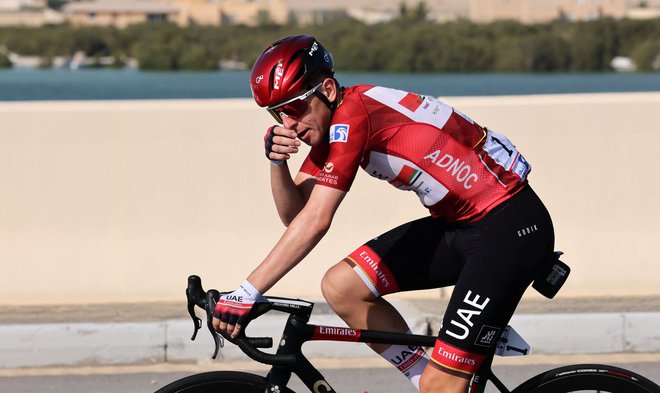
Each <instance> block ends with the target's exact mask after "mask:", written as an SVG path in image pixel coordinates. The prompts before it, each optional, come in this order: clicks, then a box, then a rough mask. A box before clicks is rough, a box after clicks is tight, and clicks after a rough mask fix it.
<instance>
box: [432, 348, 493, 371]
mask: <svg viewBox="0 0 660 393" xmlns="http://www.w3.org/2000/svg"><path fill="white" fill-rule="evenodd" d="M485 357H486V355H479V354H476V353H470V352H467V351H464V350H462V349H459V348H456V347H454V346H451V345H449V344H447V343H445V342H443V341H441V340H436V342H435V347H434V348H433V354H432V355H431V360H432V361H433V362H434V363H436V364H439V365H440V366H442V367H445V368H448V369H450V370H453V371H458V372H459V373H462V374H468V375H470V374H474V373H475V372H476V371H477V369H478V368H479V366H480V365H481V363H482V362H483V361H484V359H485Z"/></svg>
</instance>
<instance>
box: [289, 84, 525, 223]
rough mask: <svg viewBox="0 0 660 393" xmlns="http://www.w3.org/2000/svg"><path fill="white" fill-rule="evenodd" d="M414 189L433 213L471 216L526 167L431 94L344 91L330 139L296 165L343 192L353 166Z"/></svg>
mask: <svg viewBox="0 0 660 393" xmlns="http://www.w3.org/2000/svg"><path fill="white" fill-rule="evenodd" d="M360 166H361V167H362V168H363V169H364V170H365V171H367V173H369V174H370V175H371V176H374V177H376V178H379V179H381V180H385V181H387V182H389V183H390V184H392V185H393V186H394V187H396V188H398V189H401V190H410V191H413V192H415V193H416V194H417V196H418V197H419V199H420V201H421V202H422V204H424V206H426V207H427V208H428V209H429V211H430V212H431V214H432V215H433V216H434V217H439V218H442V219H444V220H446V221H449V222H459V221H462V222H470V221H475V220H478V219H479V218H481V217H483V216H484V215H485V214H486V213H487V212H488V211H490V210H491V209H492V208H493V207H495V206H497V205H498V204H500V203H501V202H503V201H505V200H506V199H508V198H510V197H511V196H513V195H514V194H515V193H516V192H518V191H519V190H520V189H522V187H523V185H524V184H525V183H526V181H527V174H528V173H529V172H530V170H531V166H530V165H529V164H528V163H527V161H525V159H524V158H523V156H522V155H521V154H520V153H519V152H518V150H517V149H516V147H515V146H514V145H513V144H512V143H511V142H510V141H509V140H508V139H507V138H506V137H504V136H502V135H499V134H497V133H495V132H493V131H492V130H489V129H487V128H484V127H481V126H480V125H479V124H477V123H475V122H474V121H473V120H472V119H470V118H469V117H467V116H466V115H464V114H462V113H461V112H459V111H458V110H456V109H454V108H452V107H450V106H449V105H447V104H445V103H443V102H441V101H439V100H437V99H435V98H433V97H426V96H422V95H418V94H414V93H409V92H405V91H401V90H394V89H389V88H385V87H379V86H369V85H358V86H354V87H350V88H346V89H345V90H344V95H343V101H342V102H341V104H340V105H339V106H338V107H337V110H336V111H335V114H334V116H333V118H332V125H331V126H330V132H329V143H327V144H322V145H319V146H315V147H313V148H312V150H311V151H310V153H309V155H308V156H307V159H306V160H305V162H304V163H303V165H302V167H301V169H300V170H301V171H302V172H304V173H309V174H311V175H313V176H315V177H316V178H317V179H318V180H317V184H318V185H323V186H327V187H333V188H337V189H340V190H343V191H348V190H349V189H350V187H351V184H352V183H353V180H354V179H355V176H356V173H357V169H358V167H360Z"/></svg>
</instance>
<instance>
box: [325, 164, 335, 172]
mask: <svg viewBox="0 0 660 393" xmlns="http://www.w3.org/2000/svg"><path fill="white" fill-rule="evenodd" d="M334 169H335V164H333V163H331V162H326V163H325V165H323V172H325V173H332V171H333V170H334Z"/></svg>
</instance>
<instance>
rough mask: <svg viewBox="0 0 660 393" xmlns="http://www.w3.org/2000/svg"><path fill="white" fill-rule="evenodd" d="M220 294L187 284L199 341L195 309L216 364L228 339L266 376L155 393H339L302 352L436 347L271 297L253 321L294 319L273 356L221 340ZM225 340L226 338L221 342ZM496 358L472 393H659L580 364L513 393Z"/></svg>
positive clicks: (208, 379) (514, 340)
mask: <svg viewBox="0 0 660 393" xmlns="http://www.w3.org/2000/svg"><path fill="white" fill-rule="evenodd" d="M220 295H221V293H220V292H218V291H217V290H214V289H211V290H209V291H208V292H207V291H204V289H203V288H202V282H201V279H200V278H199V277H198V276H190V277H189V278H188V288H187V289H186V296H187V298H188V312H189V313H190V316H191V318H192V319H193V323H194V324H195V329H194V332H193V335H192V339H193V340H194V339H195V338H196V336H197V332H198V331H199V330H200V329H201V327H202V320H201V319H200V318H198V317H197V316H196V314H195V306H197V307H200V308H201V309H203V310H204V311H205V312H206V325H207V327H208V329H209V331H210V332H211V334H212V336H213V338H214V340H215V351H214V353H213V358H214V359H215V357H216V356H217V354H218V350H219V348H220V347H221V346H222V345H223V344H224V340H227V341H230V342H232V343H234V344H236V345H238V347H239V348H240V349H241V350H242V351H243V352H244V353H245V354H246V355H247V356H249V357H250V358H252V359H253V360H255V361H257V362H261V363H264V364H268V365H270V366H272V368H271V369H270V371H269V372H268V374H267V375H266V376H265V377H263V376H261V375H256V374H250V373H245V372H237V371H211V372H206V373H200V374H194V375H191V376H188V377H185V378H182V379H179V380H177V381H174V382H172V383H170V384H169V385H167V386H164V387H163V388H161V389H159V390H158V391H157V392H156V393H264V392H267V393H293V390H291V389H290V388H288V387H287V383H288V382H289V379H290V377H291V375H292V374H295V375H297V376H298V378H300V380H301V381H302V382H303V383H304V384H305V386H306V387H307V388H308V389H309V391H311V392H314V393H331V392H336V391H335V390H334V389H333V388H332V387H331V386H330V384H329V383H328V381H327V380H326V379H325V378H324V377H323V375H321V373H320V372H319V371H318V370H317V369H316V368H315V367H314V366H313V365H312V363H310V361H309V360H308V359H307V358H306V357H305V356H304V355H303V353H302V351H301V347H302V345H303V344H304V343H305V342H307V341H315V340H327V341H341V342H356V343H357V342H360V343H381V344H382V343H385V344H402V345H415V346H423V347H427V348H428V347H433V346H434V345H435V340H436V337H435V336H427V335H416V334H400V333H391V332H383V331H375V330H361V329H351V328H347V327H338V326H325V325H313V324H310V323H309V319H310V317H311V314H312V309H313V307H314V303H311V302H308V301H305V300H300V299H290V298H283V297H267V299H268V302H262V303H257V304H255V305H254V307H253V308H252V310H251V312H250V314H249V317H248V318H249V320H254V319H255V318H258V317H259V316H261V315H263V314H265V313H267V312H269V311H271V310H274V311H280V312H284V313H286V314H289V316H288V318H287V321H286V323H285V326H284V330H283V333H282V337H281V339H280V341H279V343H278V347H277V351H276V353H274V354H273V353H268V352H264V351H262V350H260V349H259V348H271V347H272V346H273V338H272V337H248V336H246V335H245V329H243V330H242V331H241V334H240V335H239V337H238V338H236V339H232V338H231V337H230V336H229V335H228V334H226V333H222V335H220V334H218V333H216V332H215V331H214V329H213V326H212V324H211V321H212V319H213V316H212V311H213V307H214V306H215V303H216V302H217V300H218V299H219V297H220ZM223 337H224V339H223ZM529 351H530V347H529V345H528V344H527V343H526V342H525V341H524V340H523V339H522V338H521V337H520V336H519V335H518V334H517V333H516V332H515V330H513V329H512V328H511V327H510V326H508V327H507V328H506V329H504V333H503V334H502V335H501V336H500V338H499V341H498V343H497V351H496V354H497V355H501V356H511V355H526V354H528V353H529ZM494 356H495V355H491V356H490V357H488V358H487V359H486V360H485V361H484V363H483V364H482V365H481V367H480V368H479V370H478V371H477V373H476V374H475V375H474V377H473V378H472V381H471V384H470V388H469V392H470V393H483V392H484V391H485V389H486V385H487V383H488V382H491V383H492V384H493V385H494V386H495V387H496V388H497V389H498V390H499V391H500V392H502V393H568V392H610V393H660V387H659V386H658V385H656V384H655V383H653V382H652V381H650V380H649V379H647V378H645V377H643V376H641V375H638V374H636V373H634V372H631V371H628V370H624V369H622V368H619V367H614V366H608V365H602V364H576V365H570V366H565V367H559V368H556V369H553V370H550V371H546V372H543V373H541V374H539V375H537V376H535V377H533V378H531V379H529V380H528V381H526V382H524V383H522V384H521V385H520V386H518V387H516V388H515V389H513V390H509V389H508V388H507V387H506V386H505V385H504V383H502V381H500V380H499V379H498V378H497V376H495V374H494V373H493V371H492V370H491V365H492V362H493V358H494Z"/></svg>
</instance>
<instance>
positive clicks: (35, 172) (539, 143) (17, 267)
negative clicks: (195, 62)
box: [0, 93, 660, 304]
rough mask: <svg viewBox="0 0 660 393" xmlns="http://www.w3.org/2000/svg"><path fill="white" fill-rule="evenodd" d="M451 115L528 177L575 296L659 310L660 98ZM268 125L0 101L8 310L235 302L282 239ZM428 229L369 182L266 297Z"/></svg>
mask: <svg viewBox="0 0 660 393" xmlns="http://www.w3.org/2000/svg"><path fill="white" fill-rule="evenodd" d="M446 101H447V102H448V103H450V104H452V105H455V106H456V107H457V108H459V109H461V110H462V111H463V112H465V113H466V114H468V115H470V116H471V117H473V118H474V119H475V120H476V121H478V122H479V123H480V124H482V125H484V126H487V127H490V128H492V129H494V130H496V131H498V132H500V133H502V134H505V135H507V136H508V137H509V138H510V139H511V140H512V141H513V142H514V143H515V144H516V145H517V146H518V147H519V149H520V150H521V151H522V152H523V154H524V155H525V157H526V158H527V159H528V160H529V161H530V162H531V163H532V165H533V171H532V173H531V175H530V182H531V184H532V185H533V187H534V188H535V189H536V191H537V193H538V194H539V195H540V196H541V197H542V198H543V199H544V201H545V202H546V205H547V206H548V208H549V210H550V212H551V214H552V215H553V218H554V220H555V228H556V232H557V247H558V248H559V249H561V250H563V251H565V252H566V256H565V258H564V259H565V260H566V261H567V262H568V263H569V264H571V266H572V267H573V273H572V276H571V279H570V280H569V282H568V283H567V286H566V288H565V289H564V290H563V292H562V295H563V296H582V295H645V294H646V295H648V294H654V295H659V294H660V285H659V284H660V278H659V277H660V276H659V275H658V273H657V269H656V265H657V263H658V261H659V260H660V204H658V202H657V200H658V197H659V196H660V186H659V185H658V181H657V180H658V175H657V173H656V169H655V168H656V164H655V156H654V152H655V150H656V148H657V146H659V145H660V132H659V131H660V126H659V125H660V110H659V108H660V93H643V94H631V93H626V94H599V95H553V96H520V97H461V98H459V97H450V98H447V99H446ZM270 122H271V119H270V116H269V115H268V114H267V113H265V111H263V110H260V109H259V108H258V107H256V105H255V104H253V103H252V102H251V100H203V101H107V102H101V101H98V102H24V103H0V187H1V188H0V263H2V267H3V268H2V274H1V275H0V304H42V303H100V302H131V301H141V300H182V299H183V289H184V288H185V284H186V277H187V275H188V274H191V273H195V274H200V275H201V276H202V277H203V279H204V283H205V284H206V286H207V287H209V286H213V287H217V288H219V289H221V290H231V289H233V288H234V287H235V286H236V285H237V284H239V283H240V282H241V281H242V279H243V278H244V277H245V276H246V275H247V274H248V273H249V272H250V270H251V269H252V267H254V266H255V265H256V264H257V263H258V262H260V261H261V259H262V258H263V256H264V255H265V254H266V253H267V252H268V251H269V250H270V247H271V246H272V245H273V244H274V242H275V241H276V240H277V239H278V237H279V235H280V234H281V232H282V230H283V227H282V225H281V223H280V222H279V220H278V218H277V214H276V213H275V211H274V207H273V203H272V201H271V198H270V189H269V183H268V165H269V164H268V163H267V162H266V160H265V158H264V157H263V142H262V138H263V132H264V130H265V128H266V127H267V126H268V125H269V124H270ZM301 158H302V157H300V158H296V160H295V162H296V163H299V162H300V161H301ZM292 167H297V164H294V165H292ZM424 214H425V210H424V209H423V207H422V206H421V205H420V204H419V203H418V200H417V198H416V196H415V195H414V194H412V193H405V192H400V191H397V190H394V189H393V188H392V187H391V186H389V185H387V184H386V183H385V182H379V181H377V180H375V179H372V178H370V177H369V176H367V175H366V174H365V173H360V174H359V175H358V179H357V181H356V183H355V184H354V186H353V190H352V191H351V192H350V193H349V195H348V197H347V198H346V200H345V202H344V204H343V206H342V207H341V208H340V211H339V213H338V215H337V217H336V219H335V222H334V224H333V227H332V228H331V230H330V233H329V234H328V235H327V236H326V238H325V239H324V240H323V242H322V243H321V245H319V247H317V249H316V250H315V251H314V252H313V253H312V254H311V255H310V257H309V258H308V259H307V260H306V261H305V262H303V263H302V264H301V265H299V266H298V267H297V268H296V269H294V271H293V272H292V273H291V274H290V275H289V276H287V277H286V278H285V279H284V280H282V282H280V283H279V284H278V285H277V286H276V287H275V288H274V289H273V290H271V292H270V293H271V294H278V295H291V296H300V297H310V298H320V291H319V289H318V286H319V285H318V284H319V280H320V278H321V277H322V275H323V272H324V271H325V270H326V269H327V268H328V267H329V266H331V265H332V264H334V263H336V262H337V261H338V260H340V259H342V258H343V257H344V256H345V255H346V254H347V253H349V252H350V251H352V250H353V249H354V248H355V247H357V246H358V245H360V244H362V243H363V242H364V241H366V240H368V239H369V238H371V237H372V236H375V235H377V234H379V233H381V232H383V231H385V230H387V229H389V228H390V227H392V226H395V225H397V224H399V223H401V222H403V221H404V220H408V219H412V218H416V217H420V216H422V215H424ZM438 293H439V291H427V292H424V293H422V294H418V295H416V296H438Z"/></svg>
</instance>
